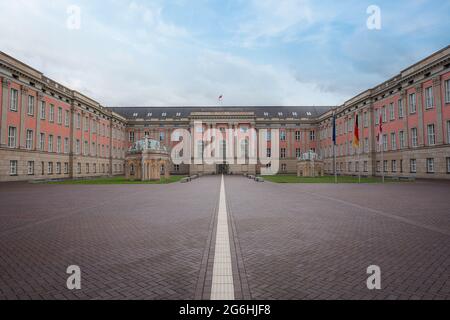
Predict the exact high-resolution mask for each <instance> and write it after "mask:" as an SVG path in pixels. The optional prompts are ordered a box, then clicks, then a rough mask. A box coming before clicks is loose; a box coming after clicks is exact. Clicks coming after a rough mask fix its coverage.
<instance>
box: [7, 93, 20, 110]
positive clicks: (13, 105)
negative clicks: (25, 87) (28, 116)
mask: <svg viewBox="0 0 450 320" xmlns="http://www.w3.org/2000/svg"><path fill="white" fill-rule="evenodd" d="M18 99H19V91H17V90H16V89H11V97H10V105H9V110H11V111H17V106H18V104H19V100H18Z"/></svg>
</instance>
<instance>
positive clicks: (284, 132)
mask: <svg viewBox="0 0 450 320" xmlns="http://www.w3.org/2000/svg"><path fill="white" fill-rule="evenodd" d="M280 141H286V131H284V130H283V131H280Z"/></svg>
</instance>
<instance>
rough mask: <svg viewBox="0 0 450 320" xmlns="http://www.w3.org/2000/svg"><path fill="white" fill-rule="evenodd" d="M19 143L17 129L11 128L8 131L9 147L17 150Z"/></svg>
mask: <svg viewBox="0 0 450 320" xmlns="http://www.w3.org/2000/svg"><path fill="white" fill-rule="evenodd" d="M16 143H17V128H16V127H9V129H8V147H9V148H15V147H16Z"/></svg>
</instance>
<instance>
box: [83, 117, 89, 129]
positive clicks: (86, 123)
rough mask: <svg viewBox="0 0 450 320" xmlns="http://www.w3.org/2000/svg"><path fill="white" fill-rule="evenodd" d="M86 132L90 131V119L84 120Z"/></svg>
mask: <svg viewBox="0 0 450 320" xmlns="http://www.w3.org/2000/svg"><path fill="white" fill-rule="evenodd" d="M83 126H84V131H89V117H86V118H84V124H83Z"/></svg>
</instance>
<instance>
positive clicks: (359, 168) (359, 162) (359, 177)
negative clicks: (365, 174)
mask: <svg viewBox="0 0 450 320" xmlns="http://www.w3.org/2000/svg"><path fill="white" fill-rule="evenodd" d="M358 150H359V152H358V183H361V144H359V148H358Z"/></svg>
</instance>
